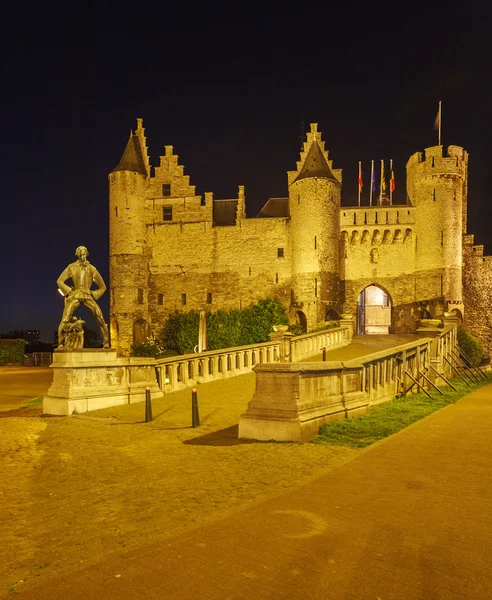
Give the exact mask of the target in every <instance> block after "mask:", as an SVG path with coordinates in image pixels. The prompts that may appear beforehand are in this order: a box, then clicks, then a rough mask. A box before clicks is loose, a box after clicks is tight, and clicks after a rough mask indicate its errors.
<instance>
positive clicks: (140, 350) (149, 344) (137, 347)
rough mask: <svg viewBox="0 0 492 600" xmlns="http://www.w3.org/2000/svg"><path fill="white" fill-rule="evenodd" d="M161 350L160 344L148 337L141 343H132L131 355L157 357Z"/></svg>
mask: <svg viewBox="0 0 492 600" xmlns="http://www.w3.org/2000/svg"><path fill="white" fill-rule="evenodd" d="M162 352H163V348H162V346H161V345H160V344H159V342H158V341H157V340H154V339H148V340H147V341H145V342H143V343H141V344H132V348H131V355H132V356H145V357H150V358H157V357H158V356H160V355H161V354H162Z"/></svg>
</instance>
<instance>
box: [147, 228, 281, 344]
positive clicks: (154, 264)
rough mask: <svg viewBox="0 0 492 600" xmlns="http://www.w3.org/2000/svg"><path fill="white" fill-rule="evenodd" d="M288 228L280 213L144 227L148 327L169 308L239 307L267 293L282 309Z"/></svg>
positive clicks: (159, 323)
mask: <svg viewBox="0 0 492 600" xmlns="http://www.w3.org/2000/svg"><path fill="white" fill-rule="evenodd" d="M288 231H289V226H288V223H287V220H286V219H247V220H246V219H242V220H239V221H238V222H237V225H235V226H229V227H214V226H213V225H212V224H211V223H208V222H201V223H160V224H159V225H157V226H156V227H149V229H148V237H149V244H150V247H151V249H152V256H151V259H150V261H149V272H150V275H149V282H150V284H149V296H148V302H149V312H150V315H151V321H152V328H153V329H154V333H157V332H158V331H159V330H160V329H161V328H162V326H163V324H164V321H165V319H166V318H167V317H168V315H169V314H171V313H173V312H175V311H189V310H211V311H214V310H218V309H232V308H243V307H244V308H245V307H247V306H249V305H251V304H252V303H254V302H255V301H256V300H258V299H259V298H264V297H267V296H274V297H276V298H279V299H280V301H281V302H282V303H283V304H284V306H285V308H286V309H287V310H288V309H289V306H290V287H291V249H290V243H289V240H290V237H289V235H288ZM279 249H280V250H281V251H279Z"/></svg>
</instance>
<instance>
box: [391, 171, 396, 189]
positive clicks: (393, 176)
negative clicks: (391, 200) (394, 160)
mask: <svg viewBox="0 0 492 600" xmlns="http://www.w3.org/2000/svg"><path fill="white" fill-rule="evenodd" d="M395 187H396V184H395V172H394V171H393V169H391V179H390V191H391V193H393V192H394V191H395Z"/></svg>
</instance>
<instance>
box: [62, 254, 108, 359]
mask: <svg viewBox="0 0 492 600" xmlns="http://www.w3.org/2000/svg"><path fill="white" fill-rule="evenodd" d="M75 256H77V258H78V260H77V261H75V262H73V263H71V264H69V265H68V267H67V268H66V269H65V270H64V271H63V273H62V274H61V275H60V277H58V279H57V281H56V283H57V284H58V287H59V289H60V290H61V291H62V292H63V294H64V296H65V307H64V309H63V315H62V319H61V321H60V325H59V326H58V347H59V348H64V347H65V346H64V343H63V342H64V328H65V327H67V326H68V324H69V323H70V321H71V319H72V317H73V313H74V312H75V311H76V310H77V308H78V307H79V306H80V305H81V304H84V305H85V306H87V308H88V309H89V310H90V311H91V313H92V314H93V315H94V317H95V318H96V320H97V322H98V323H99V328H100V330H101V336H102V341H103V346H104V348H109V336H108V326H107V325H106V323H105V321H104V317H103V314H102V311H101V309H100V308H99V306H98V304H97V302H96V300H98V299H99V298H100V297H101V296H102V295H103V294H104V292H105V291H106V284H105V283H104V280H103V278H102V277H101V275H100V274H99V271H98V270H97V269H96V267H94V266H93V265H91V264H90V262H89V261H88V260H87V257H88V256H89V252H88V250H87V248H86V247H85V246H79V247H78V248H77V250H75ZM67 279H71V280H72V283H73V286H69V285H67V284H66V283H65V281H66V280H67ZM92 283H95V284H96V286H97V288H96V289H95V290H91V286H92Z"/></svg>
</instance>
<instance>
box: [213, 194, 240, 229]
mask: <svg viewBox="0 0 492 600" xmlns="http://www.w3.org/2000/svg"><path fill="white" fill-rule="evenodd" d="M212 207H213V217H212V219H213V222H214V225H218V226H225V225H235V224H236V215H237V199H235V200H214V203H213V205H212Z"/></svg>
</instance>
